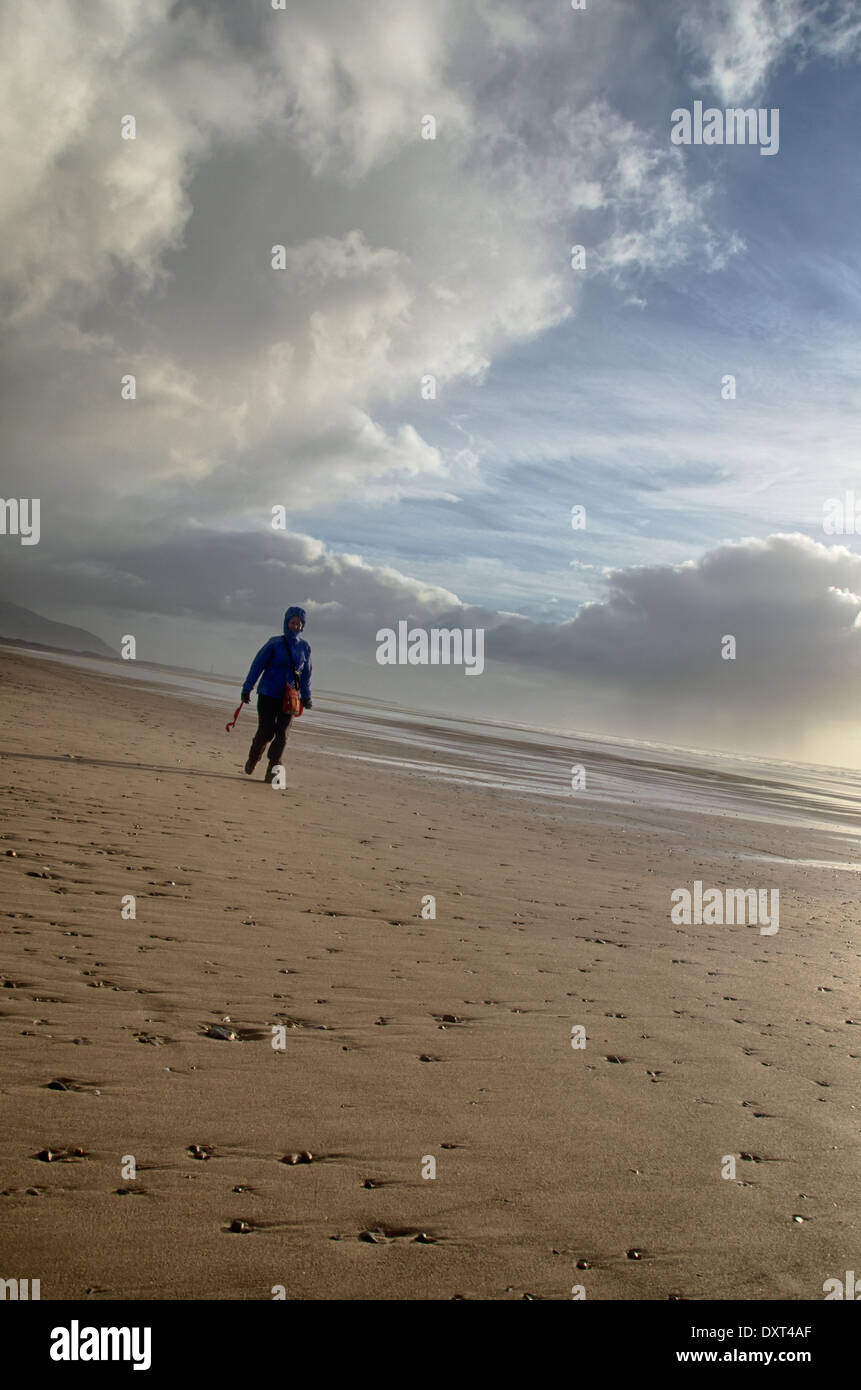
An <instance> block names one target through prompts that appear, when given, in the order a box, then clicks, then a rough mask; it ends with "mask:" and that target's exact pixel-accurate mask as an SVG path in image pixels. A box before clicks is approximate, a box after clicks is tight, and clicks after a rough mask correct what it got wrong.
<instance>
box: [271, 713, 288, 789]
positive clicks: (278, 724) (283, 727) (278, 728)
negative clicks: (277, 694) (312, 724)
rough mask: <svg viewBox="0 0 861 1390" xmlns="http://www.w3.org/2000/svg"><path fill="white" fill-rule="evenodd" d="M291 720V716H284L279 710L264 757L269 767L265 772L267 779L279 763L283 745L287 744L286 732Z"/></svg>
mask: <svg viewBox="0 0 861 1390" xmlns="http://www.w3.org/2000/svg"><path fill="white" fill-rule="evenodd" d="M292 718H293V716H292V714H285V713H284V711H283V710H279V712H278V716H277V718H276V720H275V728H274V730H273V735H274V736H273V739H272V742H271V743H270V745H269V749H268V752H267V755H266V756H267V758H268V759H269V767H268V768H267V771H266V776H267V777H269V776H270V775H271V773H272V769H273V767H276V766H277V765H278V763H280V761H281V755H282V753H283V752H284V744H285V743H286V742H287V730H288V729H289V728H290V721H291V720H292Z"/></svg>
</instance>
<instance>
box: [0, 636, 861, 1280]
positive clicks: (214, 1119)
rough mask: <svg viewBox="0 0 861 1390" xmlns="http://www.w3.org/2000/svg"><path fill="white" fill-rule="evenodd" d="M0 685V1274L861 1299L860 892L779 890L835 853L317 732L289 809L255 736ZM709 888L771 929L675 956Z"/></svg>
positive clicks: (249, 724)
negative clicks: (499, 781)
mask: <svg viewBox="0 0 861 1390" xmlns="http://www.w3.org/2000/svg"><path fill="white" fill-rule="evenodd" d="M0 675H2V679H3V686H4V693H5V699H4V701H3V721H4V726H3V730H2V734H0V752H2V772H3V779H2V780H3V809H4V813H5V814H4V818H3V819H4V832H3V840H2V847H1V848H0V871H2V874H3V894H2V908H0V931H2V953H0V1040H2V1059H3V1060H2V1068H0V1094H2V1107H3V1126H2V1135H0V1263H2V1269H0V1274H2V1275H3V1277H19V1278H27V1277H29V1278H38V1279H40V1280H41V1293H42V1298H43V1299H52V1298H79V1297H85V1296H88V1297H90V1298H92V1299H99V1298H117V1299H160V1298H170V1299H217V1298H227V1299H269V1298H272V1297H273V1292H272V1291H273V1288H277V1287H278V1286H283V1288H284V1291H285V1293H286V1297H287V1298H313V1299H330V1298H348V1299H367V1298H384V1299H424V1298H444V1299H447V1298H453V1297H456V1296H462V1297H465V1298H489V1299H497V1298H518V1299H519V1298H523V1297H525V1296H527V1295H528V1296H531V1297H534V1298H550V1299H564V1298H568V1297H570V1296H571V1288H572V1286H573V1285H582V1286H583V1288H584V1290H585V1293H586V1296H587V1298H597V1299H666V1298H668V1297H671V1296H680V1297H683V1298H686V1299H698V1298H723V1299H744V1298H785V1299H821V1298H822V1297H823V1292H822V1285H823V1282H824V1281H825V1280H826V1279H827V1278H830V1277H838V1278H842V1276H843V1272H844V1271H845V1270H846V1269H853V1268H858V1267H859V1261H861V1251H859V1238H858V1199H857V1152H858V1129H859V1125H858V1120H859V1115H861V1110H859V1108H858V1107H859V1105H861V1101H859V1099H858V1096H859V1092H858V1077H859V1065H861V1004H859V1002H858V988H857V986H858V966H859V959H861V952H859V945H858V929H857V915H858V914H857V902H858V881H857V875H855V874H854V873H851V872H847V871H845V870H840V869H836V868H830V867H822V866H821V863H817V862H814V863H812V864H811V863H806V864H800V863H795V862H791V861H797V860H807V861H824V862H825V863H826V864H827V863H828V861H830V860H833V861H834V862H835V863H836V862H841V863H843V862H847V861H849V862H851V860H852V855H851V854H850V853H847V842H846V840H845V839H840V838H838V837H836V836H835V837H830V836H828V835H827V834H826V833H824V832H816V833H813V832H806V831H804V830H802V829H800V828H792V827H787V826H770V825H768V824H766V823H763V822H762V821H753V820H751V821H749V822H748V821H744V820H727V819H725V818H724V819H721V818H719V817H713V816H709V815H704V814H703V815H692V814H691V813H690V812H689V810H685V811H684V812H676V811H674V810H673V809H672V808H665V809H661V810H654V809H652V810H647V809H645V808H642V807H634V806H632V807H630V808H621V807H618V808H617V807H613V806H609V805H607V804H597V803H588V802H585V801H581V800H578V799H577V797H575V796H572V798H571V799H570V801H567V802H564V803H558V802H552V801H549V800H544V801H542V802H538V801H532V800H530V799H529V798H528V797H526V796H524V795H523V794H520V795H515V794H511V795H506V794H504V793H500V792H499V791H492V790H487V789H483V788H463V787H460V786H457V785H453V784H450V783H446V782H438V783H437V782H434V781H431V780H428V779H426V778H422V779H418V778H416V777H415V776H413V775H411V774H410V773H409V772H407V771H397V770H392V769H388V768H381V767H379V766H375V765H372V764H369V763H363V762H361V761H349V760H345V759H342V758H339V757H334V756H332V757H327V756H321V755H320V753H319V751H317V745H325V743H326V739H327V733H326V722H325V707H324V703H323V702H321V708H320V711H319V713H318V711H317V709H316V708H315V710H314V711H312V712H311V713H309V714H308V715H306V716H305V718H304V719H303V721H302V722H301V723H300V724H299V726H298V727H297V728H296V729H295V730H294V731H293V732H292V733H291V736H290V739H289V741H288V745H287V755H286V762H287V765H288V787H287V790H286V791H283V792H278V791H275V790H273V789H271V788H269V787H267V786H266V785H265V784H264V783H263V781H262V780H261V777H260V773H261V771H262V768H261V769H258V774H257V775H256V776H255V778H254V779H249V778H246V777H244V776H243V774H242V772H241V765H242V763H243V761H244V758H245V755H246V751H247V745H248V742H249V739H250V736H251V732H252V729H253V719H252V718H251V717H250V716H249V714H248V713H247V712H244V713H243V715H242V716H241V718H240V721H239V725H238V727H237V729H236V730H235V731H234V732H233V733H232V734H230V735H227V734H226V733H225V731H224V724H225V722H226V720H227V719H228V718H229V717H230V714H231V713H232V709H231V710H227V709H225V710H224V711H218V710H213V708H212V707H211V706H206V707H201V708H199V709H196V708H195V707H194V706H193V705H191V704H190V703H188V702H187V701H183V700H181V699H178V698H176V697H174V696H171V695H168V694H159V693H153V692H148V691H141V690H137V689H135V688H133V687H130V686H129V685H128V683H127V682H124V681H122V680H119V679H112V678H110V677H107V676H99V675H94V674H89V673H82V672H79V671H76V670H73V669H70V668H67V667H60V666H57V665H54V664H50V663H47V662H43V661H39V660H36V659H33V658H30V657H27V656H24V655H19V654H11V653H3V654H2V656H0ZM339 738H340V739H341V740H342V741H343V735H339ZM332 746H333V751H334V742H333V745H332ZM355 751H356V752H358V753H361V752H362V751H363V745H362V742H361V739H357V742H356V749H355ZM750 856H760V857H754V858H751V857H750ZM762 856H764V858H762ZM781 860H788V861H790V862H788V863H787V862H780V861H781ZM772 861H773V862H772ZM695 879H701V880H702V881H703V882H704V883H706V885H707V886H711V885H714V886H718V887H727V886H729V887H739V888H746V887H763V888H775V887H776V888H779V890H780V931H779V932H778V934H777V935H775V936H770V937H769V936H762V935H760V933H759V930H758V928H757V927H755V926H712V927H708V926H689V927H688V926H674V925H673V924H672V923H671V921H670V894H671V892H672V891H673V889H675V888H677V887H680V886H686V887H691V885H692V883H693V881H694V880H695ZM128 894H133V895H134V897H135V899H136V916H135V918H134V920H124V919H123V917H122V915H121V908H122V901H123V897H124V895H128ZM427 894H433V895H434V896H435V898H436V919H435V920H424V919H423V918H422V916H421V907H422V898H423V895H427ZM225 1019H226V1020H228V1021H227V1022H224V1020H225ZM213 1025H215V1026H218V1027H220V1028H221V1029H223V1030H225V1032H226V1033H227V1036H226V1037H218V1036H207V1030H208V1029H210V1028H211V1027H212V1026H213ZM278 1025H283V1026H284V1028H285V1034H284V1041H285V1046H284V1049H283V1050H277V1049H274V1048H273V1047H272V1046H271V1040H272V1028H273V1026H278ZM575 1025H582V1026H583V1027H584V1028H585V1030H586V1038H587V1043H586V1047H585V1049H582V1050H581V1049H577V1050H575V1049H572V1047H571V1045H570V1038H571V1030H572V1028H573V1027H574V1026H575ZM52 1082H60V1083H61V1084H60V1086H59V1087H58V1088H56V1089H52V1088H51V1083H52ZM63 1087H65V1089H63ZM76 1150H79V1151H80V1152H78V1153H76V1152H75V1151H76ZM49 1152H50V1153H51V1155H52V1157H51V1160H50V1161H48V1160H47V1156H48V1153H49ZM305 1152H307V1153H310V1154H311V1155H312V1156H313V1161H312V1162H310V1163H309V1162H299V1163H296V1164H292V1163H289V1162H284V1161H283V1160H284V1159H285V1158H286V1157H287V1156H288V1155H291V1154H298V1155H302V1154H303V1153H305ZM40 1154H41V1155H42V1157H38V1156H37V1155H40ZM128 1156H132V1157H133V1158H134V1160H135V1171H136V1176H135V1177H133V1178H132V1177H130V1176H128V1174H129V1171H130V1169H129V1157H128ZM726 1156H732V1157H734V1159H735V1168H736V1176H735V1178H730V1179H724V1178H723V1177H722V1176H721V1170H722V1166H723V1167H725V1166H726V1165H725V1157H726ZM429 1159H433V1160H434V1163H435V1169H436V1176H435V1177H433V1178H424V1177H423V1176H422V1172H423V1170H424V1171H425V1172H427V1171H429V1169H430V1168H431V1166H432V1165H431V1164H430V1163H429ZM124 1165H125V1167H124ZM797 1218H803V1219H801V1220H799V1219H797ZM232 1228H233V1229H232ZM629 1252H631V1253H629ZM634 1256H637V1257H634ZM578 1264H579V1266H580V1267H578Z"/></svg>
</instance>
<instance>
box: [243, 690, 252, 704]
mask: <svg viewBox="0 0 861 1390" xmlns="http://www.w3.org/2000/svg"><path fill="white" fill-rule="evenodd" d="M250 701H251V695H250V694H249V692H248V691H247V690H243V692H242V703H243V705H247V704H249V703H250Z"/></svg>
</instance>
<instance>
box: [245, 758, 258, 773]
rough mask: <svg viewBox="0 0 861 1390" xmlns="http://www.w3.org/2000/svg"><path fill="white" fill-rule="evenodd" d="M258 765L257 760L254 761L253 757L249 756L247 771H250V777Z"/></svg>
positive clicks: (246, 765)
mask: <svg viewBox="0 0 861 1390" xmlns="http://www.w3.org/2000/svg"><path fill="white" fill-rule="evenodd" d="M256 766H257V764H256V763H255V762H252V760H251V758H249V759H248V762H247V763H246V764H245V771H246V772H247V773H248V776H249V777H250V776H251V774H252V772H253V771H254V769H255V767H256Z"/></svg>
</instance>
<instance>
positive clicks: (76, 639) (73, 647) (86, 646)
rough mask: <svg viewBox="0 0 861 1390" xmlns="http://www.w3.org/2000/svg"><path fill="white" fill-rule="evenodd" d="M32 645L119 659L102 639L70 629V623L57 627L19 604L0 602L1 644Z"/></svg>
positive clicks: (58, 624)
mask: <svg viewBox="0 0 861 1390" xmlns="http://www.w3.org/2000/svg"><path fill="white" fill-rule="evenodd" d="M4 638H5V639H6V640H7V641H10V642H32V643H33V644H34V646H38V647H59V648H60V650H61V651H66V652H89V653H90V654H91V655H92V656H112V657H117V658H118V657H119V653H118V652H115V651H112V650H111V648H110V647H109V646H108V645H107V643H106V642H103V641H102V639H101V637H96V635H95V633H93V632H87V630H86V628H83V627H70V625H69V624H68V623H55V622H52V620H51V619H50V618H43V617H42V615H41V614H40V613H33V612H31V610H30V609H29V608H19V607H18V605H17V604H16V603H5V602H4V601H3V600H2V599H0V641H2V640H3V639H4Z"/></svg>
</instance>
